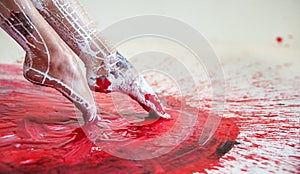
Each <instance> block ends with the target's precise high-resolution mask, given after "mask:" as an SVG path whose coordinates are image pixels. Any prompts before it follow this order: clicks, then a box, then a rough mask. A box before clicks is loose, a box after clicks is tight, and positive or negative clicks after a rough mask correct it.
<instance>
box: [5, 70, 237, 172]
mask: <svg viewBox="0 0 300 174" xmlns="http://www.w3.org/2000/svg"><path fill="white" fill-rule="evenodd" d="M21 72H22V69H21V68H20V67H17V66H13V65H0V87H1V91H0V94H1V95H0V99H1V101H2V102H1V103H0V171H1V173H40V172H43V173H70V172H74V171H76V172H78V173H97V172H102V173H192V172H204V170H205V169H208V168H214V166H219V160H218V159H219V158H220V157H221V156H222V155H223V154H225V153H226V152H227V151H229V150H230V149H231V148H232V147H233V145H234V144H235V139H236V137H237V135H238V133H239V131H238V128H237V126H236V125H235V124H234V122H233V120H232V119H222V120H221V122H220V124H219V126H218V129H217V131H216V132H215V134H214V135H213V136H212V138H211V139H209V141H207V143H206V144H205V145H199V142H198V140H199V137H200V136H201V132H202V130H203V125H204V124H205V122H206V119H207V118H208V115H209V114H208V113H207V112H205V111H201V110H199V109H197V108H192V107H188V110H189V111H191V113H193V112H194V113H197V114H198V115H196V116H197V120H196V124H195V126H194V127H192V129H191V130H192V132H191V136H190V137H188V138H187V139H185V140H184V141H183V142H182V143H180V144H179V145H178V146H176V148H175V149H173V150H171V151H170V152H168V153H166V154H165V155H162V156H160V157H157V158H154V159H148V160H127V159H121V158H118V157H115V156H112V155H110V154H108V153H106V152H104V151H103V150H101V148H99V147H95V145H94V144H93V143H92V142H90V141H89V139H88V138H87V137H86V135H85V134H84V133H83V131H82V129H81V128H80V125H79V123H78V121H77V119H76V117H77V115H76V113H75V108H74V106H73V105H72V103H71V102H69V101H68V100H67V99H65V98H64V97H63V96H62V95H61V94H60V93H59V92H57V91H56V90H54V89H52V88H48V87H42V86H37V85H33V84H31V83H29V82H27V81H25V80H24V78H23V77H22V74H21ZM12 79H13V80H12ZM148 97H149V98H148V99H149V100H153V99H151V96H148ZM95 100H96V101H101V104H102V106H103V107H102V108H101V111H103V112H102V117H103V118H105V119H111V120H112V121H113V120H114V119H116V118H118V117H120V116H119V115H118V113H117V112H116V111H114V109H115V107H114V103H112V102H111V101H112V98H111V95H110V94H107V95H101V94H97V95H95ZM165 100H167V103H170V106H172V103H175V104H176V103H178V101H177V99H176V98H172V97H167V98H166V99H165ZM127 112H130V113H132V114H129V115H130V116H134V115H135V111H134V110H131V111H130V110H129V111H127ZM168 112H169V113H170V114H171V115H172V119H158V120H157V121H154V122H153V123H151V124H148V125H144V126H139V125H134V126H129V127H127V128H126V127H125V128H124V127H122V129H121V128H120V129H118V130H116V131H117V132H118V131H119V132H120V133H121V132H122V131H123V132H124V131H125V132H127V133H126V134H123V133H121V135H123V136H126V137H129V138H130V141H132V142H134V141H135V140H138V139H144V140H149V141H150V140H151V138H155V137H157V136H160V135H162V134H164V133H166V132H167V131H169V130H170V129H171V128H173V127H174V124H175V122H176V123H178V125H177V126H178V127H180V125H183V124H184V123H185V120H187V117H179V115H180V114H176V113H178V112H180V111H178V110H176V109H172V110H168ZM106 113H109V114H106ZM180 118H181V119H180ZM146 119H147V118H146ZM149 119H153V118H149ZM175 130H176V129H175ZM179 133H180V132H179ZM182 133H184V132H182ZM163 141H165V142H166V143H167V142H168V141H169V140H168V139H164V140H163ZM130 143H131V142H127V144H130ZM120 145H124V144H122V143H120ZM152 148H153V150H158V148H160V147H152ZM97 149H98V150H97ZM135 149H138V148H133V150H135Z"/></svg>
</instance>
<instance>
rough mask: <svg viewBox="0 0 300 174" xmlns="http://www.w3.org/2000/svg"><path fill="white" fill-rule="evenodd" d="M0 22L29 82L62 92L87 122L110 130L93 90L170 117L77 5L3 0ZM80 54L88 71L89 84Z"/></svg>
mask: <svg viewBox="0 0 300 174" xmlns="http://www.w3.org/2000/svg"><path fill="white" fill-rule="evenodd" d="M38 10H39V11H38ZM0 19H1V21H0V22H1V23H0V26H1V27H2V28H3V29H4V30H5V31H6V32H7V33H8V34H9V35H10V36H11V37H13V38H14V39H15V40H16V41H17V42H18V44H19V45H20V46H21V47H22V48H23V49H24V50H25V52H26V57H25V61H24V76H25V78H26V79H27V80H29V81H31V82H33V83H35V84H39V85H45V86H50V87H53V88H55V89H57V90H59V91H60V92H61V93H63V94H64V95H65V96H66V97H67V98H68V99H70V100H71V101H72V102H74V104H75V105H76V106H77V107H78V108H79V109H80V110H81V111H82V112H83V114H84V120H85V122H89V123H91V121H93V120H95V121H97V122H98V125H100V127H105V129H109V127H108V125H107V122H105V121H104V120H101V118H100V116H99V115H98V114H97V109H96V106H95V102H94V99H93V96H92V94H91V91H90V89H89V88H91V89H93V90H95V91H98V92H104V93H107V92H112V91H120V92H123V93H126V94H128V95H130V96H131V97H132V98H133V99H135V100H136V101H138V102H139V103H140V104H141V105H142V106H143V107H144V108H145V109H146V110H147V111H150V110H152V111H154V112H155V113H157V115H159V116H161V117H169V115H168V114H167V113H165V111H164V109H163V108H162V106H161V105H160V101H159V100H158V98H157V96H156V95H155V93H154V92H153V90H152V89H151V87H150V86H149V85H148V84H147V83H146V81H145V80H144V78H143V77H142V76H136V75H137V73H136V72H135V71H134V68H133V67H132V66H131V64H130V63H129V62H128V61H127V60H126V59H125V58H124V57H123V56H122V55H121V54H119V53H118V52H117V51H115V50H114V49H112V48H110V47H108V46H107V44H106V43H105V42H104V40H103V39H102V38H101V37H99V32H98V30H97V29H96V27H95V26H94V25H93V24H92V23H91V21H90V20H89V18H88V17H87V16H86V14H85V12H84V11H83V10H82V8H81V7H80V5H79V3H78V2H77V1H63V2H61V1H59V2H58V1H54V0H53V1H50V0H49V1H38V0H34V1H29V0H23V1H21V0H14V1H9V2H8V1H2V0H1V1H0ZM45 19H47V20H48V22H49V23H50V25H51V26H52V27H53V28H52V27H50V26H49V23H47V22H46V20H45ZM53 29H54V30H53ZM55 30H56V31H55ZM62 39H63V40H64V41H65V42H64V41H63V40H62ZM76 54H77V55H78V56H79V57H80V58H81V60H82V61H83V62H84V64H85V66H86V68H87V74H86V77H87V79H86V78H85V77H84V75H83V71H82V70H81V69H80V67H79V64H78V62H77V56H76ZM95 129H96V128H95ZM105 129H104V130H105ZM102 131H103V130H102ZM104 137H105V138H109V136H107V135H106V134H104Z"/></svg>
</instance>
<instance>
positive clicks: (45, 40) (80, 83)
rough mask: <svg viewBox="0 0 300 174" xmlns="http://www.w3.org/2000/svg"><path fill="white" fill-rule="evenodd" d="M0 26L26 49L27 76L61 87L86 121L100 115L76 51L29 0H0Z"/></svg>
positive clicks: (48, 84)
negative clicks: (62, 38)
mask: <svg viewBox="0 0 300 174" xmlns="http://www.w3.org/2000/svg"><path fill="white" fill-rule="evenodd" d="M0 26H1V28H3V29H4V30H5V31H6V32H7V33H8V34H9V35H10V36H11V37H13V38H14V39H15V40H16V41H17V42H18V44H19V45H20V46H21V47H22V48H23V49H24V51H25V52H26V57H25V61H24V66H23V70H24V72H23V74H24V77H25V78H26V79H27V80H29V81H30V82H32V83H35V84H39V85H44V86H49V87H53V88H55V89H57V90H58V91H60V92H61V93H62V94H63V95H65V96H66V97H67V98H68V99H70V100H71V101H72V102H74V104H75V105H76V106H77V107H78V108H79V109H80V110H81V111H82V112H83V114H84V117H85V118H84V119H85V121H92V120H95V119H100V118H99V116H97V109H96V106H95V103H94V99H93V96H92V95H91V92H90V90H89V87H88V85H87V83H86V79H85V77H84V76H83V75H82V74H83V73H82V71H81V70H80V67H79V64H78V62H77V60H76V57H77V56H76V54H75V53H74V52H73V51H72V50H71V49H70V48H69V47H68V46H67V45H66V44H65V43H64V42H63V41H62V40H61V38H60V37H59V36H58V35H57V34H56V33H55V31H54V30H53V29H52V28H51V27H50V26H49V25H48V23H47V22H46V21H45V20H44V18H43V17H42V16H41V15H40V14H39V12H38V11H37V10H36V9H35V7H34V6H33V4H32V2H31V1H26V0H10V1H7V0H0ZM75 84H76V85H75Z"/></svg>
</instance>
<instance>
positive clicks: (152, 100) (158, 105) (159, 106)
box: [145, 94, 165, 114]
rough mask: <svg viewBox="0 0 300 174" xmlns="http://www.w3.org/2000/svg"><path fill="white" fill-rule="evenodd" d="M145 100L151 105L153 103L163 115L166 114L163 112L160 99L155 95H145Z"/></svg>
mask: <svg viewBox="0 0 300 174" xmlns="http://www.w3.org/2000/svg"><path fill="white" fill-rule="evenodd" d="M145 99H146V100H148V101H150V102H151V103H153V104H154V105H155V107H156V110H157V111H158V112H160V113H161V114H165V111H164V110H163V108H162V107H161V105H160V103H159V101H158V99H157V98H156V96H155V95H152V94H146V95H145Z"/></svg>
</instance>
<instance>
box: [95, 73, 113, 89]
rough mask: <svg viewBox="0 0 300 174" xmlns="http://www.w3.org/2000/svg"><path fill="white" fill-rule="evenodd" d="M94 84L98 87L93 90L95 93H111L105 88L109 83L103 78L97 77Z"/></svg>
mask: <svg viewBox="0 0 300 174" xmlns="http://www.w3.org/2000/svg"><path fill="white" fill-rule="evenodd" d="M96 84H97V85H98V86H97V87H95V89H94V90H95V91H96V92H103V93H110V92H111V91H110V90H107V88H108V87H109V86H110V85H111V82H110V81H109V80H108V79H107V78H106V77H105V76H101V77H98V78H97V81H96Z"/></svg>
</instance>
